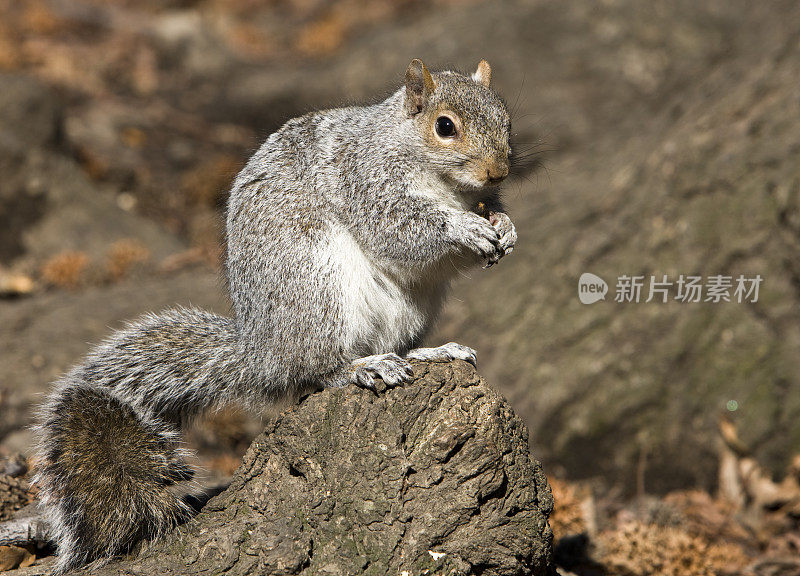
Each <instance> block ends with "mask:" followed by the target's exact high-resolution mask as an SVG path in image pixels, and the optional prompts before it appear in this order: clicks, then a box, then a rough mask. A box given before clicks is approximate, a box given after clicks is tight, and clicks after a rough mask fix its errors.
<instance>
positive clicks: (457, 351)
mask: <svg viewBox="0 0 800 576" xmlns="http://www.w3.org/2000/svg"><path fill="white" fill-rule="evenodd" d="M406 358H407V359H409V360H427V361H428V362H449V361H450V360H464V361H465V362H469V363H470V364H472V365H473V366H475V367H477V364H478V359H477V356H476V354H475V350H473V349H472V348H470V347H469V346H464V345H463V344H456V343H455V342H449V343H447V344H445V345H444V346H439V347H438V348H415V349H414V350H412V351H411V352H409V353H408V354H406Z"/></svg>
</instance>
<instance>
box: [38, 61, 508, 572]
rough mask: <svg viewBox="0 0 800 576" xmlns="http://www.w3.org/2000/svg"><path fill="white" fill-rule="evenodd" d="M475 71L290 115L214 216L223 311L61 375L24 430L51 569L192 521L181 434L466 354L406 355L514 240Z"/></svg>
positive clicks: (160, 326) (186, 317) (123, 340)
mask: <svg viewBox="0 0 800 576" xmlns="http://www.w3.org/2000/svg"><path fill="white" fill-rule="evenodd" d="M490 77H491V68H490V66H489V64H488V63H487V62H486V61H485V60H482V61H481V62H480V64H479V65H478V68H477V70H476V71H475V72H474V73H473V74H471V75H469V74H460V73H456V72H452V71H444V72H439V73H431V72H430V71H429V70H428V68H427V67H426V66H425V65H424V64H423V63H422V61H420V60H418V59H415V60H413V61H412V62H411V63H410V65H409V66H408V68H407V70H406V73H405V83H404V85H403V86H401V87H400V88H399V89H398V90H397V91H396V92H394V93H393V94H392V95H390V96H389V97H388V98H387V99H386V100H384V101H383V102H380V103H378V104H374V105H369V106H360V107H359V106H353V107H346V108H338V109H332V110H326V111H317V112H312V113H309V114H306V115H305V116H302V117H299V118H295V119H292V120H289V121H288V122H287V123H286V124H285V125H283V127H281V128H280V129H279V130H278V131H277V132H275V133H273V134H271V135H270V136H269V137H268V138H267V140H266V142H265V143H264V144H263V145H262V146H261V147H260V148H259V149H258V150H257V152H256V153H255V154H254V155H253V156H252V158H251V159H250V160H249V162H248V163H247V165H246V166H245V167H244V168H243V169H242V171H241V172H240V173H239V174H238V176H237V177H236V179H235V181H234V183H233V185H232V189H231V192H230V196H229V200H228V205H227V260H226V268H227V278H228V285H229V289H230V295H231V300H232V305H233V312H234V315H233V318H228V317H223V316H219V315H216V314H212V313H210V312H206V311H202V310H197V309H187V308H177V309H172V310H168V311H166V312H163V313H160V314H148V315H145V316H144V317H142V318H140V319H138V320H137V321H135V322H133V323H131V324H129V325H128V326H127V327H126V328H124V329H122V330H120V331H118V332H116V333H114V334H113V335H112V336H111V337H109V338H108V339H107V340H105V341H104V342H102V343H100V344H99V345H97V346H96V347H95V348H94V349H93V350H92V351H91V352H90V353H89V354H88V356H87V357H86V358H85V359H84V361H83V362H82V363H81V364H79V365H77V366H76V367H74V368H72V369H71V370H70V371H69V372H68V373H66V374H65V375H64V376H63V377H61V378H60V380H58V381H57V382H56V383H55V384H54V387H53V391H52V392H51V393H50V395H49V396H48V398H47V400H46V402H45V403H44V405H43V407H42V408H41V413H40V415H39V419H38V424H37V428H38V433H39V437H40V442H39V449H38V455H39V463H38V466H37V468H38V472H37V474H36V478H35V481H36V484H37V485H38V487H39V490H40V492H39V494H40V500H41V506H42V509H43V515H44V517H45V519H46V521H47V522H48V524H49V525H50V534H51V537H52V539H53V540H54V542H55V543H56V546H57V553H58V558H57V562H56V566H55V569H54V570H55V573H57V574H60V573H63V572H65V571H67V570H70V569H72V568H76V567H80V566H84V565H87V564H90V563H94V564H99V563H102V562H104V561H107V560H108V559H110V558H112V557H114V556H117V555H120V554H123V553H125V552H127V551H129V550H130V549H131V548H132V547H133V545H135V544H136V543H137V542H139V541H141V540H146V539H153V538H157V537H158V536H160V535H162V534H164V533H166V532H167V531H168V530H170V529H172V528H173V527H175V526H176V525H178V524H180V523H182V522H184V521H185V520H186V519H188V518H189V517H190V516H191V515H192V513H193V512H192V509H191V507H190V506H189V505H188V503H187V501H186V499H184V498H182V497H180V496H179V495H177V494H176V490H175V488H176V486H175V485H176V484H178V483H180V482H183V481H188V480H190V479H191V478H192V476H193V471H192V469H191V467H190V466H189V465H188V464H186V463H185V462H184V458H185V456H186V452H185V450H184V449H182V448H181V446H182V444H181V442H180V431H181V428H182V427H183V426H184V425H185V424H186V423H187V422H188V421H190V420H191V419H192V418H194V417H195V416H197V415H199V414H201V413H202V412H204V411H205V410H207V409H209V408H212V407H219V406H223V405H226V404H228V403H232V402H236V403H240V404H243V405H244V406H246V407H249V408H252V409H258V408H262V407H263V406H264V404H265V403H268V402H272V401H275V400H276V399H278V398H282V397H284V398H285V397H289V398H298V397H300V396H301V395H302V394H306V393H308V392H310V391H313V390H315V389H319V388H323V387H341V386H346V385H349V384H355V385H357V386H360V387H364V388H369V389H373V390H374V389H376V380H377V379H381V380H382V381H383V382H384V384H385V386H386V387H392V386H397V385H400V384H402V383H403V382H405V381H407V380H408V379H409V378H410V377H411V376H412V375H413V370H412V367H411V363H410V361H411V360H428V361H447V360H452V359H462V360H465V361H467V362H470V363H472V364H475V362H476V355H475V351H474V350H472V349H471V348H468V347H467V346H463V345H460V344H456V343H452V342H451V343H449V344H445V345H444V346H440V347H438V348H420V347H419V345H420V343H421V341H422V339H423V337H424V336H425V334H426V332H427V331H428V330H429V328H430V326H431V324H432V323H433V322H434V320H435V319H436V317H437V314H438V313H439V311H440V308H441V307H442V304H443V300H444V296H445V292H446V291H447V288H448V285H449V283H450V281H451V280H452V279H453V278H454V277H455V276H456V275H457V274H458V273H459V271H460V270H463V269H464V268H466V267H469V266H472V265H475V264H479V263H480V262H482V261H484V262H486V265H485V266H486V267H488V266H491V265H493V264H494V263H496V262H497V261H498V260H499V259H500V258H502V257H503V256H504V255H506V254H509V253H510V252H511V251H512V250H513V248H514V245H515V242H516V240H517V233H516V230H515V227H514V225H513V224H512V222H511V220H510V218H509V217H508V216H507V215H506V214H505V212H504V210H503V205H502V201H501V198H500V193H499V189H498V186H497V184H499V183H500V181H502V180H503V179H504V178H505V177H506V176H507V175H508V172H509V166H510V154H511V148H510V144H509V136H510V117H509V113H508V110H507V108H506V106H505V104H504V103H503V101H502V100H501V99H500V97H499V96H498V95H497V94H496V93H495V92H494V91H493V89H492V88H490Z"/></svg>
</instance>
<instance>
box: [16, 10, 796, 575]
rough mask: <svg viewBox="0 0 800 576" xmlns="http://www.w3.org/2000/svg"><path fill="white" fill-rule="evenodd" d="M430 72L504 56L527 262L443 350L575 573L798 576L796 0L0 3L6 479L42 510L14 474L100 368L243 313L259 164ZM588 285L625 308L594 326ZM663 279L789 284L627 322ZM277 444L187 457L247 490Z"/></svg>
mask: <svg viewBox="0 0 800 576" xmlns="http://www.w3.org/2000/svg"><path fill="white" fill-rule="evenodd" d="M416 57H419V58H422V59H423V60H424V61H425V62H426V64H427V65H428V66H429V67H430V68H432V69H442V68H455V69H460V70H466V71H472V70H473V69H474V68H475V66H476V64H477V62H478V61H479V60H480V59H481V58H486V59H487V60H488V61H489V62H490V63H491V65H492V83H493V85H494V87H495V88H496V89H497V90H498V91H499V92H500V93H501V94H502V95H503V96H504V98H505V99H506V101H507V102H508V104H509V107H510V108H511V109H512V110H513V129H514V139H515V144H516V147H517V148H516V149H517V150H519V151H521V152H522V153H523V155H525V156H526V161H525V162H521V163H520V165H519V166H518V167H517V168H516V171H515V174H514V176H513V177H512V178H511V179H510V181H509V182H508V183H507V184H506V185H505V191H506V199H507V202H508V205H509V214H510V215H511V217H512V219H513V220H514V221H515V223H516V226H517V230H518V232H519V237H520V239H519V243H518V245H517V248H516V250H515V251H514V254H513V255H512V256H511V257H509V258H508V259H505V260H503V261H502V263H501V264H500V265H499V266H497V267H495V268H492V269H491V270H481V269H478V270H474V271H471V272H470V273H469V274H468V275H467V276H466V277H464V278H462V279H460V280H459V282H458V283H457V284H456V286H455V287H454V290H453V294H452V296H451V298H450V300H449V303H448V306H447V310H446V313H445V315H444V317H443V318H442V320H441V322H440V324H439V327H438V329H437V331H436V333H435V334H433V335H432V336H431V338H430V343H431V344H432V345H436V344H438V343H441V342H444V341H448V340H457V341H459V342H462V343H464V344H468V345H470V346H472V347H474V348H476V349H477V350H478V353H479V369H480V372H481V374H482V375H483V376H484V377H485V378H486V379H487V380H488V381H489V382H490V383H491V384H492V385H493V386H495V387H497V388H498V389H500V390H501V391H502V392H503V393H504V394H505V395H506V396H507V397H508V398H509V400H510V401H511V403H512V405H513V406H514V407H515V409H516V410H517V411H518V413H520V414H521V415H522V416H523V417H524V419H525V420H526V422H527V424H528V427H529V430H530V434H531V448H532V450H533V452H534V454H535V455H536V457H537V458H539V459H541V460H542V461H543V463H544V465H545V469H546V470H547V471H548V473H549V475H550V477H551V478H552V480H553V487H554V490H555V492H556V498H557V502H558V508H557V511H556V514H555V517H554V519H553V522H554V525H555V530H556V536H557V537H558V538H559V549H558V550H559V552H558V554H559V559H560V560H559V561H560V562H561V563H562V565H563V566H565V567H566V568H569V569H570V570H574V571H576V572H578V573H581V574H590V573H591V574H602V573H619V574H650V573H664V574H666V573H676V574H679V573H686V574H689V573H698V574H705V573H759V574H800V562H798V561H797V560H796V558H797V556H798V554H799V553H800V552H799V551H800V544H798V543H800V531H798V529H797V526H798V517H800V487H799V486H798V470H800V461H798V459H797V457H796V454H797V453H798V452H800V305H799V303H800V252H798V248H800V5H798V3H797V2H794V1H780V0H775V1H770V2H745V1H737V0H702V1H689V0H685V1H683V0H676V1H674V2H641V1H637V0H604V1H595V0H575V1H568V2H565V1H559V0H529V1H522V0H520V1H508V2H500V1H479V0H463V1H455V0H435V1H428V2H424V1H421V0H402V1H390V0H378V1H373V2H365V1H363V0H342V1H340V2H332V1H330V0H270V1H262V2H257V1H255V0H0V293H2V297H0V340H1V341H2V348H0V366H2V369H1V370H0V457H3V458H5V462H6V476H7V477H8V478H11V477H12V474H11V473H10V472H9V470H12V471H13V470H16V471H17V473H16V475H15V476H14V477H15V478H17V479H20V482H21V483H20V486H22V487H23V488H21V489H25V490H27V484H24V481H25V478H26V476H25V473H24V472H20V471H19V470H22V469H23V468H24V469H27V468H28V467H30V466H29V465H30V464H31V463H30V462H26V463H24V465H23V464H19V466H18V467H17V468H14V466H13V465H12V464H9V463H11V462H17V463H19V462H24V460H25V456H27V455H29V454H30V453H31V442H32V437H31V433H30V431H29V429H28V426H29V425H30V424H31V422H32V410H33V408H34V407H35V405H36V403H37V402H39V400H40V398H41V395H42V393H43V392H45V391H46V390H47V389H48V387H49V384H50V382H51V381H52V380H53V379H54V378H56V377H57V376H58V375H59V374H60V373H62V372H63V371H64V370H66V369H67V368H68V367H69V366H70V365H71V364H73V363H74V362H76V361H78V360H79V359H80V357H81V356H82V355H83V354H85V353H86V351H87V350H88V346H89V343H93V342H97V341H99V340H100V339H102V338H103V337H104V336H105V335H107V334H108V333H109V332H110V331H111V330H112V329H114V328H118V327H120V326H121V325H122V324H123V322H124V321H125V320H126V319H132V318H134V317H136V316H137V315H139V314H141V313H143V312H146V311H157V310H159V309H161V308H165V307H168V306H172V305H175V304H184V305H188V304H191V305H194V306H199V307H203V308H208V309H212V310H215V311H217V312H220V313H227V312H228V310H229V308H228V306H229V304H228V301H227V300H226V294H225V286H224V280H223V279H222V275H221V270H222V268H221V263H222V258H223V256H222V255H223V248H222V246H223V242H224V238H223V234H222V232H223V225H222V223H223V212H224V207H225V202H226V197H227V192H228V188H229V185H230V183H231V181H232V179H233V177H234V176H235V175H236V173H237V171H238V170H239V169H240V168H241V167H242V166H243V165H244V163H245V162H246V160H247V159H248V157H249V156H250V154H252V152H253V151H254V150H255V149H256V148H257V147H258V145H259V144H260V142H261V141H262V140H263V139H264V138H265V137H266V136H267V135H268V134H269V133H270V132H271V131H273V130H274V129H276V128H277V127H278V126H280V125H281V124H282V123H283V122H284V121H286V120H287V119H289V118H291V117H293V116H296V115H299V114H302V113H304V112H306V111H309V110H312V109H317V108H326V107H332V106H337V105H341V104H346V103H351V102H371V101H377V100H380V99H382V98H383V97H385V96H386V95H388V94H389V93H390V92H392V91H393V90H394V89H396V88H397V87H398V86H399V85H400V84H401V83H402V80H403V74H404V72H405V68H406V66H407V65H408V62H409V61H410V60H411V59H412V58H416ZM584 272H591V273H594V274H596V275H598V276H599V277H601V278H604V279H605V280H606V281H607V282H608V284H609V294H608V295H607V297H606V300H605V301H601V302H597V303H595V304H592V305H585V304H582V303H581V302H580V300H579V299H578V286H577V284H578V278H579V277H580V275H581V274H582V273H584ZM664 274H666V275H668V276H669V277H670V278H671V279H672V280H675V279H676V278H677V277H678V276H679V275H681V274H682V275H700V276H703V277H710V276H714V275H719V274H722V275H729V276H733V277H734V278H735V277H737V276H739V275H740V274H743V275H745V276H748V277H754V276H756V275H757V274H758V275H760V276H761V277H762V278H763V282H762V284H761V286H760V292H759V297H758V301H757V302H743V303H737V302H736V301H735V300H734V301H732V302H719V303H712V302H699V303H684V302H679V301H675V300H674V299H672V298H671V299H670V301H669V302H666V303H663V302H661V301H660V299H658V300H656V301H653V302H649V303H645V302H644V300H645V295H646V291H647V284H645V288H644V293H643V297H642V302H640V303H618V302H615V301H614V298H613V296H614V288H615V284H616V281H617V278H618V277H619V276H622V275H629V276H635V275H641V276H644V277H645V278H646V279H649V277H650V276H651V275H654V276H657V277H658V278H659V279H660V278H661V276H662V275H664ZM673 296H674V293H673ZM267 417H268V416H267ZM261 426H262V422H260V421H259V420H258V419H255V418H251V417H248V416H245V415H243V414H240V413H237V412H232V411H226V412H221V413H218V414H215V415H213V416H211V417H210V418H208V419H206V420H205V421H203V422H201V423H200V424H199V425H198V426H196V427H195V429H193V430H192V431H191V432H190V433H189V435H188V440H189V441H190V443H191V445H192V446H193V447H195V448H196V449H198V450H199V458H200V460H202V464H203V465H204V466H205V467H206V469H208V470H209V472H208V474H209V476H210V477H213V478H217V477H219V478H224V477H225V476H226V475H230V474H231V473H232V472H233V470H235V468H236V466H237V465H238V461H239V457H240V456H241V454H242V452H243V451H244V450H245V449H246V447H247V446H248V444H249V441H250V439H251V438H252V437H253V436H254V435H255V434H256V433H257V432H258V431H259V430H260V428H261ZM20 453H21V454H22V456H19V455H18V454H20ZM20 466H21V467H22V468H20ZM0 472H3V469H2V465H1V464H0ZM215 475H216V476H215ZM0 478H2V475H0ZM8 481H9V482H10V481H11V480H8ZM23 500H24V498H23ZM9 506H10V505H9ZM0 510H2V508H0ZM0 518H2V515H0ZM631 542H634V544H633V548H630V547H631ZM648 547H649V548H648ZM632 550H633V551H632ZM645 551H646V552H645ZM647 554H651V555H654V556H652V557H651V556H647ZM643 558H646V559H644V560H643ZM653 558H656V560H653ZM658 558H661V560H658ZM659 562H661V564H659ZM665 562H666V564H665ZM669 562H673V563H675V566H684V568H683V569H679V568H676V570H678V571H677V572H669V571H668V567H664V566H672V565H671V564H669ZM681 562H683V564H681ZM687 562H689V563H690V564H687ZM691 562H694V563H695V564H691ZM655 565H658V566H661V568H658V569H657V570H656V569H655V568H653V566H655ZM689 565H691V566H692V568H691V569H690V568H686V566H689ZM648 567H649V568H648ZM0 569H2V568H1V567H0ZM669 569H671V568H669ZM648 570H649V571H648ZM653 570H655V571H653ZM659 570H661V571H659ZM682 570H683V571H682ZM703 570H707V571H706V572H703ZM747 570H749V571H750V572H746V571H747Z"/></svg>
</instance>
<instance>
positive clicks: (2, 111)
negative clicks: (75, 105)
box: [0, 74, 61, 155]
mask: <svg viewBox="0 0 800 576" xmlns="http://www.w3.org/2000/svg"><path fill="white" fill-rule="evenodd" d="M0 86H2V87H3V89H2V90H0V155H3V154H7V153H8V152H9V151H14V152H18V151H25V150H27V149H29V148H36V147H40V146H48V145H51V144H54V143H55V142H56V139H57V137H58V132H59V129H60V124H61V105H60V101H59V98H58V97H57V96H56V94H55V93H54V91H53V90H52V89H51V88H49V87H48V86H46V85H44V84H42V83H41V82H39V81H37V80H35V79H33V78H31V77H29V76H22V75H16V74H0Z"/></svg>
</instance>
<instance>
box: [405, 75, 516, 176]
mask: <svg viewBox="0 0 800 576" xmlns="http://www.w3.org/2000/svg"><path fill="white" fill-rule="evenodd" d="M491 74H492V70H491V68H490V67H489V63H488V62H486V60H481V62H480V64H478V69H477V70H476V71H475V73H474V74H472V75H471V76H464V75H462V74H457V73H455V72H441V73H437V74H431V73H430V72H429V71H428V69H427V68H426V67H425V64H423V63H422V61H421V60H416V59H415V60H412V61H411V64H409V66H408V69H407V70H406V91H405V101H404V107H405V113H406V114H407V115H408V117H409V118H411V119H412V120H413V121H414V123H415V125H416V127H417V129H418V130H419V132H420V135H421V136H422V139H423V141H424V145H425V154H426V156H427V160H428V161H429V163H430V165H431V166H432V167H433V168H434V169H435V170H437V172H439V174H440V175H442V176H444V177H446V178H448V179H450V180H453V181H454V182H456V183H457V184H458V185H459V186H460V187H465V188H473V189H475V188H483V187H484V186H489V185H492V184H496V183H498V182H500V181H501V180H503V179H504V178H505V177H506V176H507V175H508V169H509V153H510V152H511V148H510V146H509V141H508V140H509V131H510V127H511V120H510V118H509V115H508V110H506V107H505V104H503V102H502V100H500V98H499V97H498V95H497V94H496V93H495V92H494V90H492V89H491V88H490V87H489V80H490V78H491Z"/></svg>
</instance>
